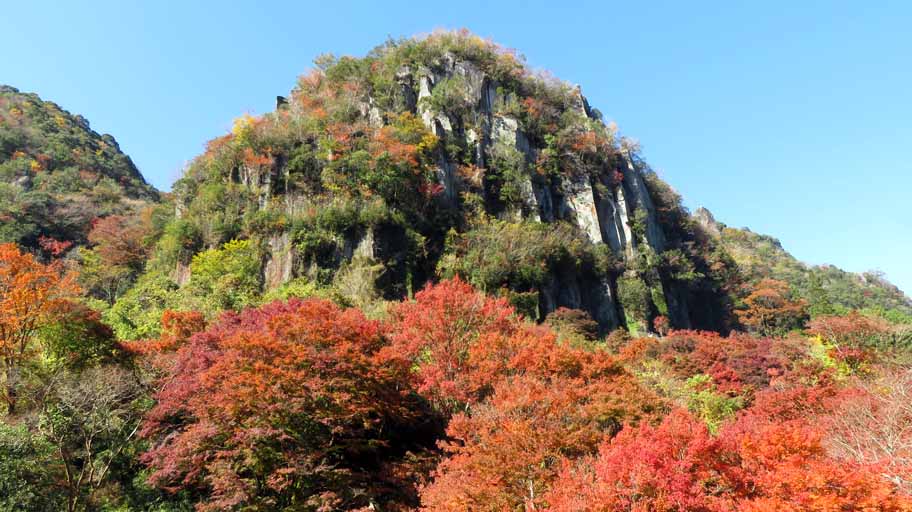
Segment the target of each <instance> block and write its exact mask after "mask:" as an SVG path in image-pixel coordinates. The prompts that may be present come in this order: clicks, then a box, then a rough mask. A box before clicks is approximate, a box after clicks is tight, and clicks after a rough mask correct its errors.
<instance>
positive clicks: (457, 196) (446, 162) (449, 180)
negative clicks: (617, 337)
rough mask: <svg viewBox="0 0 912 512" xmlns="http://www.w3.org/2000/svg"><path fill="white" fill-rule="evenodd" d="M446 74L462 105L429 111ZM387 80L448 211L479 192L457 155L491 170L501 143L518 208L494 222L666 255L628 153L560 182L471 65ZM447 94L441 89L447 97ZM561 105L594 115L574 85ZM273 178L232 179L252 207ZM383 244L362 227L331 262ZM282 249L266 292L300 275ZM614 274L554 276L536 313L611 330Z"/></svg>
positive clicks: (448, 60)
mask: <svg viewBox="0 0 912 512" xmlns="http://www.w3.org/2000/svg"><path fill="white" fill-rule="evenodd" d="M454 77H456V78H457V80H456V81H455V82H450V84H451V85H452V84H453V83H457V84H460V85H459V86H460V87H463V89H462V90H461V91H457V92H456V94H459V93H461V95H462V100H464V101H463V103H464V104H465V105H466V106H467V107H466V108H461V109H453V111H449V110H448V111H447V112H438V111H435V110H434V109H433V108H432V107H431V104H432V102H431V101H430V99H431V98H432V97H433V95H434V91H435V88H436V87H438V86H439V85H440V84H442V83H445V82H446V81H448V80H452V79H454ZM396 82H397V84H398V93H397V98H396V99H395V100H394V102H395V104H396V105H400V106H401V107H402V108H404V109H408V110H410V111H412V112H413V113H415V114H416V115H417V116H419V117H420V118H421V119H422V121H423V123H424V124H425V126H427V128H428V129H429V130H430V131H431V132H432V133H434V134H435V135H436V136H437V137H438V138H439V139H440V140H441V142H443V144H440V145H439V146H440V149H439V150H438V151H439V152H438V154H437V178H438V180H439V182H440V184H441V185H442V186H443V190H444V193H443V197H444V198H445V205H446V206H448V207H449V208H454V209H458V208H460V202H461V197H462V194H463V193H464V192H467V191H472V192H474V193H480V194H482V195H484V194H485V193H486V190H487V188H486V187H485V186H480V185H479V184H478V183H477V181H478V180H477V179H476V178H463V177H462V176H461V175H460V172H459V171H460V168H461V166H463V165H464V164H466V163H467V162H466V159H469V160H471V164H472V165H474V166H476V167H477V168H481V169H485V168H487V167H488V166H489V165H490V162H489V160H490V159H491V155H492V148H494V147H495V146H498V147H507V148H511V151H512V150H515V152H516V153H517V154H519V155H521V157H522V158H521V161H522V162H521V165H522V169H519V171H520V172H521V176H523V179H522V180H521V183H519V195H520V201H519V202H520V204H519V205H514V206H513V207H512V208H513V209H512V210H508V211H507V212H504V213H503V214H501V216H502V218H504V219H508V220H511V221H519V220H532V221H536V222H543V223H551V222H555V221H568V222H571V223H573V224H575V225H576V226H577V227H578V229H579V232H580V234H582V235H583V236H585V238H586V239H588V240H589V241H590V242H591V243H593V244H605V245H606V246H607V247H608V248H609V249H610V250H611V252H612V253H614V255H615V256H616V257H617V258H618V259H621V260H629V259H630V258H632V257H634V256H635V255H637V254H638V252H639V251H642V250H644V249H645V248H646V247H648V248H650V249H651V251H652V252H654V253H655V254H659V253H661V252H662V251H663V250H664V249H665V247H666V241H665V235H664V233H663V231H662V228H661V226H660V225H659V223H658V220H657V216H656V212H655V206H654V205H653V202H652V199H651V197H650V193H649V189H648V187H647V185H646V182H645V180H644V179H643V174H642V172H641V170H640V169H639V168H638V165H637V162H636V159H635V157H633V156H631V155H630V154H629V152H626V151H623V152H622V154H621V155H620V158H619V159H618V160H619V162H618V164H617V166H616V167H615V166H613V165H614V164H612V165H611V166H606V168H604V169H596V170H595V171H591V172H587V173H585V174H583V175H580V174H579V173H570V172H562V173H561V174H560V176H559V177H552V176H545V175H540V174H538V173H537V172H535V170H534V169H535V165H536V162H537V159H538V156H539V155H540V154H541V151H542V150H543V149H544V147H542V146H541V144H542V143H541V142H540V141H539V142H533V140H534V137H530V136H529V134H527V133H526V132H524V130H523V126H522V123H520V122H519V121H518V120H517V119H516V118H514V117H512V115H511V114H507V113H505V109H504V105H508V104H509V103H510V100H511V98H510V95H509V93H505V92H503V90H502V89H501V88H500V84H498V83H497V82H496V81H495V80H493V79H492V78H491V77H489V76H487V75H486V74H485V73H484V72H483V71H481V70H480V69H479V68H478V67H477V66H476V65H474V64H472V63H470V62H465V61H463V60H460V59H459V58H457V57H455V56H453V55H451V54H446V55H444V56H443V57H442V58H441V59H439V61H438V62H436V63H433V65H429V66H428V67H422V68H410V67H407V66H404V67H403V68H401V69H400V70H399V71H398V73H397V74H396ZM452 93H453V91H448V94H452ZM570 108H572V109H574V110H576V111H577V112H579V113H581V114H583V115H585V116H587V117H589V118H590V119H597V118H598V116H599V114H598V113H597V112H596V111H594V110H592V109H591V108H590V106H589V104H588V102H587V101H586V98H585V97H584V96H583V95H582V92H581V91H580V90H579V88H578V87H577V88H576V89H575V90H574V91H573V101H572V103H571V105H570ZM359 109H360V114H361V116H362V117H363V118H364V119H366V120H368V121H369V123H370V124H371V125H372V126H374V127H380V126H382V125H383V124H384V123H385V122H386V120H385V119H384V118H383V115H382V114H381V111H380V110H379V109H378V107H377V106H376V105H375V103H374V100H373V98H370V97H365V98H364V99H363V101H362V102H361V103H360V105H359ZM447 143H450V144H451V145H452V144H455V145H458V146H460V147H462V148H464V149H465V151H464V152H463V156H462V161H455V160H454V157H453V156H452V155H450V154H448V153H447V151H446V150H444V149H443V147H444V146H446V145H447ZM536 144H538V146H536ZM466 155H467V156H466ZM281 173H282V168H281V163H277V165H276V166H273V168H272V169H248V168H245V167H242V168H241V169H240V170H239V171H238V175H237V176H236V177H235V178H236V181H237V182H239V183H243V184H244V185H245V186H247V187H249V188H250V189H251V190H256V191H259V195H258V197H260V203H261V206H265V205H266V204H267V202H268V201H269V200H270V191H271V190H272V188H273V187H274V183H282V182H283V180H284V178H283V176H282V175H281ZM620 176H622V178H621V177H620ZM484 179H487V178H485V177H484V174H482V178H481V180H484ZM272 199H275V200H278V199H281V200H282V201H284V203H285V210H286V211H287V212H288V213H293V212H295V211H298V210H300V209H302V208H303V206H302V205H303V204H306V198H301V197H294V196H292V195H288V194H286V195H282V196H277V197H275V198H272ZM484 199H486V200H487V198H484ZM698 214H699V211H698ZM710 217H711V216H710ZM386 238H389V235H387V234H383V233H381V232H375V231H373V230H367V231H366V232H364V233H360V234H358V235H357V236H354V237H353V238H352V239H351V240H346V241H345V244H344V248H342V250H341V252H340V254H339V257H340V258H342V259H352V258H370V259H372V260H375V261H381V262H383V261H384V258H389V256H388V255H389V254H392V253H393V252H395V251H394V250H391V249H389V247H390V243H389V240H386ZM290 244H291V242H290V240H289V237H288V235H287V234H283V235H274V236H273V237H272V238H270V239H269V240H268V251H267V256H266V264H265V267H264V268H265V270H264V282H265V283H266V285H267V286H270V287H272V286H278V285H280V284H281V283H283V282H285V281H288V280H289V279H292V278H293V277H294V274H295V272H296V271H299V270H296V262H295V259H294V250H293V248H292V247H291V245H290ZM393 245H395V244H393ZM397 257H398V256H397ZM387 264H392V263H389V262H387ZM616 278H617V276H607V277H603V278H592V277H590V276H583V275H579V274H578V271H576V270H573V269H561V270H558V271H555V272H553V274H552V275H551V276H550V277H549V280H548V282H547V283H546V284H545V285H544V286H542V287H541V288H540V290H539V309H540V312H539V313H540V315H541V316H544V315H547V314H548V313H550V312H551V311H554V310H555V309H557V308H558V307H569V308H578V309H584V310H586V311H588V312H589V313H590V314H591V315H592V317H593V318H594V319H596V320H597V321H598V322H599V323H600V324H601V325H602V327H603V328H604V329H606V330H607V329H611V328H614V327H617V326H619V325H620V324H621V323H622V321H621V318H623V317H624V313H623V310H622V307H621V305H620V304H619V303H618V300H617V299H616V297H617V285H616ZM659 286H660V288H661V290H660V291H661V292H662V293H663V294H664V297H665V302H666V304H667V305H668V307H669V316H670V317H671V318H672V321H673V323H675V324H676V325H678V326H686V325H687V318H688V312H687V304H686V300H685V297H683V296H682V294H681V293H680V292H679V290H676V289H675V288H674V287H673V286H671V285H669V284H666V283H660V285H659Z"/></svg>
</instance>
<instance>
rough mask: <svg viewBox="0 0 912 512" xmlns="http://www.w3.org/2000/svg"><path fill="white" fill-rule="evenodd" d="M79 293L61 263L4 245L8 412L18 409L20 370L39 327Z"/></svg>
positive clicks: (1, 276)
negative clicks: (40, 259) (48, 260)
mask: <svg viewBox="0 0 912 512" xmlns="http://www.w3.org/2000/svg"><path fill="white" fill-rule="evenodd" d="M77 292H78V287H77V286H76V284H75V281H74V277H73V275H71V274H68V273H66V274H65V273H63V271H62V267H61V265H60V264H59V263H52V264H50V265H45V264H43V263H41V262H40V261H38V260H36V259H35V257H34V256H33V255H31V254H28V253H25V252H22V251H21V250H20V249H19V248H18V247H17V246H16V245H15V244H0V357H2V358H3V367H4V378H5V380H6V385H5V386H4V391H3V395H2V396H3V400H4V402H6V406H7V412H8V414H14V413H15V411H16V400H17V389H18V386H19V377H20V375H19V369H20V365H21V363H22V361H23V360H25V359H26V358H28V357H29V356H31V355H32V351H33V347H32V345H33V344H32V341H33V339H34V338H35V335H36V333H37V332H38V330H39V329H40V328H41V327H43V326H45V325H47V324H49V323H52V322H53V321H54V319H55V315H57V314H58V313H61V312H63V311H65V309H66V306H67V304H68V301H69V299H71V298H72V297H73V296H75V294H76V293H77Z"/></svg>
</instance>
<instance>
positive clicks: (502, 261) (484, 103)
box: [112, 33, 737, 336]
mask: <svg viewBox="0 0 912 512" xmlns="http://www.w3.org/2000/svg"><path fill="white" fill-rule="evenodd" d="M317 65H318V68H317V69H316V70H313V71H312V72H310V73H308V74H306V75H304V76H303V77H301V78H300V80H299V81H298V85H297V87H296V88H295V89H294V91H292V94H291V96H290V97H289V98H288V99H287V100H286V99H281V101H280V102H279V103H280V104H279V106H278V108H277V110H276V111H275V112H272V113H268V114H266V115H263V116H261V117H251V116H243V117H240V118H238V120H237V121H236V123H235V126H234V128H233V129H232V131H231V133H229V134H227V135H225V136H224V137H220V138H218V139H215V140H212V141H210V143H209V145H208V148H207V150H206V152H205V153H204V154H203V155H201V156H200V157H198V158H197V159H196V160H194V162H193V163H192V164H191V165H190V166H189V168H188V169H187V171H186V173H185V175H184V177H183V178H181V179H180V180H179V181H178V182H177V183H176V184H175V186H174V200H175V203H176V205H175V206H176V208H175V210H176V215H175V218H174V219H173V220H172V221H171V222H170V223H169V224H168V225H167V227H166V228H165V233H164V236H163V237H162V239H161V240H160V241H159V243H158V246H157V248H156V251H155V254H154V256H153V259H152V265H151V268H150V270H149V272H148V273H147V274H146V275H145V276H144V277H143V278H142V279H141V280H140V283H141V285H142V286H150V287H154V288H156V289H158V290H160V288H161V286H162V285H163V284H164V283H170V284H166V285H165V286H168V287H171V288H174V289H177V288H180V290H181V292H180V293H177V294H168V293H158V292H152V291H151V290H147V292H146V293H142V294H141V296H130V295H128V296H127V297H125V300H124V302H123V303H122V304H118V305H116V306H115V311H113V313H112V319H113V318H115V317H116V316H117V315H120V316H121V317H123V316H124V315H125V313H124V312H125V311H135V310H137V309H144V310H149V309H150V308H155V309H156V310H157V311H158V313H160V312H161V311H162V310H164V309H166V308H168V307H181V304H186V301H188V300H191V299H186V298H184V297H181V296H182V294H183V293H184V290H188V289H195V288H196V286H197V285H201V286H216V287H217V286H219V285H217V284H214V283H208V284H203V283H201V282H200V280H201V279H206V278H205V277H203V276H205V275H206V274H207V272H206V271H205V270H203V269H202V268H201V267H202V266H203V265H205V263H204V260H205V259H206V258H202V257H198V256H202V255H208V254H216V253H217V254H220V255H221V258H223V259H225V258H227V259H229V260H232V261H234V258H235V256H236V257H238V258H242V259H243V258H248V260H249V261H250V262H251V266H250V267H249V268H246V269H245V272H248V274H247V275H245V276H244V277H241V276H237V277H236V279H237V280H239V281H242V282H243V284H242V285H241V286H242V287H243V289H244V290H249V291H250V292H251V293H247V292H246V291H245V292H244V293H239V294H235V295H232V296H230V297H228V296H226V297H225V299H226V300H227V302H225V303H223V304H220V305H218V306H219V307H214V306H215V305H211V306H210V305H206V306H205V307H203V309H204V310H205V309H208V310H209V311H210V312H212V311H215V310H217V309H221V308H224V307H227V308H238V307H243V306H245V305H249V304H252V303H253V302H254V296H255V295H257V294H259V293H262V292H264V291H267V290H271V289H276V288H279V287H281V286H283V285H285V286H287V285H289V283H291V286H299V287H300V286H309V287H311V288H312V289H313V290H317V291H323V292H325V293H329V294H333V293H335V294H341V295H343V296H348V297H347V298H348V299H349V300H351V301H357V300H360V299H358V298H357V297H354V296H353V292H352V290H351V288H352V287H351V286H349V284H347V283H349V282H351V281H358V282H361V283H362V288H366V289H371V291H370V292H369V294H371V295H373V296H375V297H378V298H383V299H398V298H401V297H405V296H408V295H410V294H411V293H413V292H414V290H416V289H418V288H420V287H421V286H422V284H423V283H425V282H427V281H429V280H434V279H438V278H441V277H448V276H454V275H459V276H462V277H463V278H464V279H466V280H467V281H469V282H470V283H472V284H473V285H475V286H477V287H479V288H481V289H483V290H487V291H489V292H490V293H493V294H498V295H501V296H504V297H505V298H507V299H508V300H509V301H510V303H511V304H513V305H514V306H515V307H517V308H519V309H520V310H521V311H522V312H523V313H524V314H526V315H527V316H528V317H530V318H537V319H543V318H544V317H545V316H547V315H548V314H549V313H551V312H553V311H555V310H556V309H557V308H559V307H567V308H574V309H581V310H584V311H586V312H587V313H588V314H589V315H590V316H592V317H593V318H594V319H595V321H596V322H597V323H598V324H599V326H600V328H601V329H602V331H608V330H611V329H613V328H616V327H618V326H625V327H628V328H630V329H634V330H640V331H647V330H651V329H652V325H653V321H654V319H655V318H657V317H660V316H661V317H665V318H666V319H668V322H669V323H670V325H672V326H675V327H692V326H695V327H701V328H717V329H727V328H729V327H730V326H731V325H733V315H732V312H731V305H732V301H731V300H730V299H729V298H728V296H727V293H728V290H731V289H733V287H734V286H735V285H736V284H737V280H736V277H735V273H736V269H735V267H734V264H733V263H732V262H731V261H730V260H729V259H727V258H726V256H725V255H724V254H723V253H722V252H720V251H719V250H717V248H716V247H715V246H714V242H713V240H712V239H710V238H708V237H704V236H702V235H701V234H700V233H699V232H698V229H697V226H696V225H695V224H694V223H693V222H691V221H690V219H689V217H688V215H687V213H686V211H684V209H683V208H682V207H681V206H680V198H679V197H677V195H676V194H675V193H674V192H673V191H672V190H671V189H670V188H669V187H668V186H667V185H665V184H664V183H662V182H661V181H660V180H659V179H658V178H657V177H656V176H655V175H654V173H652V172H651V171H650V170H649V168H648V165H647V164H646V163H645V162H644V161H643V160H642V159H641V157H640V156H639V154H638V153H637V149H636V147H635V146H634V145H633V144H630V143H629V142H627V141H625V140H623V139H621V138H620V137H619V136H618V135H617V134H616V130H615V129H614V128H613V127H612V126H610V125H606V124H605V123H604V122H603V121H602V119H601V114H600V113H599V112H598V111H597V110H596V109H594V108H592V107H590V106H589V105H588V103H587V102H586V100H585V98H584V97H583V96H582V95H581V93H580V91H579V88H577V87H572V86H570V85H568V84H566V83H564V82H561V81H558V80H555V79H553V78H549V77H546V76H542V75H538V74H535V73H532V72H531V71H529V69H528V68H527V67H526V66H525V64H524V63H523V62H522V59H521V58H520V57H518V56H517V55H516V54H515V53H513V52H510V51H507V50H505V49H503V48H501V47H499V46H497V45H495V44H493V43H491V42H489V41H485V40H482V39H480V38H478V37H476V36H473V35H471V34H468V33H439V34H435V35H432V36H430V37H427V38H424V39H406V40H401V41H390V42H388V43H387V44H384V45H382V46H380V47H378V48H376V49H374V50H373V51H371V52H370V53H369V54H368V55H367V56H366V57H363V58H352V57H342V58H336V57H333V56H324V57H322V58H321V59H320V60H319V62H318V63H317ZM234 239H239V240H243V241H244V243H245V244H247V245H246V246H245V248H244V249H243V250H242V251H241V250H240V249H239V248H238V246H237V245H231V246H230V247H229V246H228V245H225V244H233V243H234V242H232V240H234ZM211 251H215V253H212V252H211ZM229 253H230V255H229ZM242 253H243V254H242ZM239 264H240V263H239ZM194 267H196V268H194ZM156 283H158V284H156ZM188 287H189V288H188ZM361 291H363V292H365V293H368V292H367V290H361ZM156 293H157V294H158V295H159V296H161V297H163V298H171V299H173V301H171V302H169V301H168V300H164V301H159V302H157V303H156V302H154V301H153V302H151V303H150V302H146V305H145V307H139V306H138V301H142V300H145V299H146V298H148V297H150V296H154V295H156ZM191 293H192V292H191ZM191 301H192V300H191ZM353 303H354V302H353ZM698 304H699V305H700V306H699V307H698V306H697V305H698ZM152 320H153V319H152V318H150V319H149V321H148V322H146V324H145V325H139V326H130V325H124V326H122V327H119V332H121V333H122V334H123V335H127V336H135V335H138V333H141V332H154V330H155V329H156V328H157V327H156V326H157V323H156V322H154V321H152ZM112 321H115V322H116V319H115V320H112Z"/></svg>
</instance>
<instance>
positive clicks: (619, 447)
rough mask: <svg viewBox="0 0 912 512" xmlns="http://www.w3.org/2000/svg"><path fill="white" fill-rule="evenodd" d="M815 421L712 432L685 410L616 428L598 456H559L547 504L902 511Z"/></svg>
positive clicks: (897, 499)
mask: <svg viewBox="0 0 912 512" xmlns="http://www.w3.org/2000/svg"><path fill="white" fill-rule="evenodd" d="M822 439H823V432H822V431H821V430H820V429H819V428H815V427H812V426H809V425H808V424H806V423H804V422H802V421H800V420H798V421H788V422H753V421H751V422H748V421H738V422H736V423H735V424H733V425H732V426H730V427H728V428H726V429H723V431H722V432H720V435H719V436H718V437H712V436H711V435H710V434H709V431H708V430H707V428H706V426H705V425H704V424H703V423H702V422H699V421H698V420H696V419H694V418H692V417H691V416H690V415H689V414H688V413H686V412H684V411H677V412H674V413H672V414H670V415H669V416H667V417H666V418H665V419H664V420H663V421H662V423H661V424H660V425H659V426H657V427H653V426H650V425H648V424H643V425H640V426H639V427H638V428H629V429H625V430H624V431H622V432H621V433H620V434H619V435H618V436H616V437H615V438H614V439H611V440H609V441H606V442H605V443H604V444H603V445H602V447H601V449H600V453H599V455H598V456H597V457H588V458H584V459H582V460H579V461H576V462H571V461H567V462H565V463H564V467H563V470H562V472H561V475H560V479H559V480H558V483H557V484H555V485H554V486H553V488H552V491H551V492H550V493H549V494H548V496H547V497H546V500H547V501H548V503H549V505H550V507H551V509H552V510H556V511H613V510H636V511H644V512H645V511H656V512H661V511H669V512H671V511H681V510H689V511H697V512H722V511H731V510H737V511H754V512H760V511H764V512H767V511H768V512H772V511H796V512H797V511H821V512H823V511H836V510H869V511H906V510H910V509H912V508H910V507H912V501H910V499H909V498H908V497H904V496H901V495H899V494H897V492H896V490H895V488H894V487H893V485H891V484H890V483H889V482H887V481H886V480H884V479H883V478H882V477H881V476H880V475H879V474H878V473H877V471H876V468H873V467H869V466H864V465H860V464H854V463H846V462H841V461H836V460H834V459H832V458H830V457H828V456H827V454H826V451H825V449H824V446H823V443H822Z"/></svg>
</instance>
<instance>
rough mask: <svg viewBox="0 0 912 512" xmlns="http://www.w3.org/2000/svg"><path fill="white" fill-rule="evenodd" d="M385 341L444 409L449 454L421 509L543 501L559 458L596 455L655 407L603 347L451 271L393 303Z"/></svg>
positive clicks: (505, 506) (496, 507)
mask: <svg viewBox="0 0 912 512" xmlns="http://www.w3.org/2000/svg"><path fill="white" fill-rule="evenodd" d="M390 340H391V344H390V347H389V348H388V349H387V350H386V351H385V353H386V355H388V356H389V357H392V358H405V361H404V362H403V364H404V365H408V366H410V367H412V368H413V371H412V374H411V377H412V379H413V384H414V385H415V386H416V388H417V389H418V390H419V392H421V393H422V394H424V395H425V396H426V397H428V398H429V399H430V400H432V403H433V404H435V405H436V407H437V408H438V409H439V410H441V412H443V413H444V414H450V415H452V418H451V420H450V422H449V426H448V428H447V430H446V438H447V441H446V442H443V443H441V447H442V448H443V450H444V452H445V454H446V455H447V458H446V459H444V461H443V462H442V463H441V464H440V465H439V466H438V468H437V470H436V471H435V472H434V480H433V482H432V483H431V484H430V485H428V486H426V487H425V488H423V490H422V493H421V495H422V504H423V506H424V507H426V508H427V509H430V510H473V509H485V510H503V509H515V508H516V507H519V506H523V505H524V504H525V505H526V506H539V505H542V504H543V502H542V501H541V497H542V496H543V494H544V492H545V490H547V489H548V488H549V486H550V483H551V480H553V478H554V476H555V474H556V470H557V469H558V468H557V466H556V465H555V463H556V461H558V460H559V458H560V457H561V456H567V455H570V456H578V455H582V454H586V453H591V452H593V451H594V450H595V448H596V446H598V443H599V442H600V440H601V439H602V438H603V436H605V435H610V434H613V433H614V432H616V431H618V430H619V428H620V426H621V425H623V424H624V423H626V422H635V421H637V420H639V419H640V418H641V417H643V416H647V415H650V414H652V413H654V412H656V409H658V408H659V406H660V404H659V401H658V399H657V398H656V397H655V396H654V395H652V394H651V393H650V392H648V391H646V390H644V389H642V388H641V387H640V386H639V385H638V383H637V382H636V380H635V379H634V378H633V377H632V376H631V375H630V374H628V373H627V372H626V371H625V370H624V369H623V368H622V367H621V366H620V365H619V364H618V362H617V360H616V358H614V357H613V356H611V355H610V354H609V353H608V352H606V351H603V350H587V349H583V348H576V347H573V346H570V345H568V344H564V343H561V342H560V341H559V340H558V337H557V336H556V335H555V334H554V333H553V332H551V331H550V330H549V329H548V328H546V327H543V326H531V325H529V324H524V323H522V322H521V321H520V320H519V319H518V318H517V316H516V315H515V314H514V312H513V310H512V308H510V307H509V306H508V304H507V303H506V301H505V300H503V299H495V298H491V297H486V296H484V295H483V294H481V293H479V292H476V291H475V290H474V289H472V287H471V286H469V285H468V284H466V283H464V282H462V281H460V280H459V279H453V280H450V281H444V282H442V283H440V284H438V285H437V286H434V287H431V288H428V289H426V290H424V291H422V292H420V293H419V294H417V296H416V300H415V301H414V302H408V303H403V304H401V305H399V306H398V307H397V308H395V310H394V311H393V321H392V322H391V332H390Z"/></svg>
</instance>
